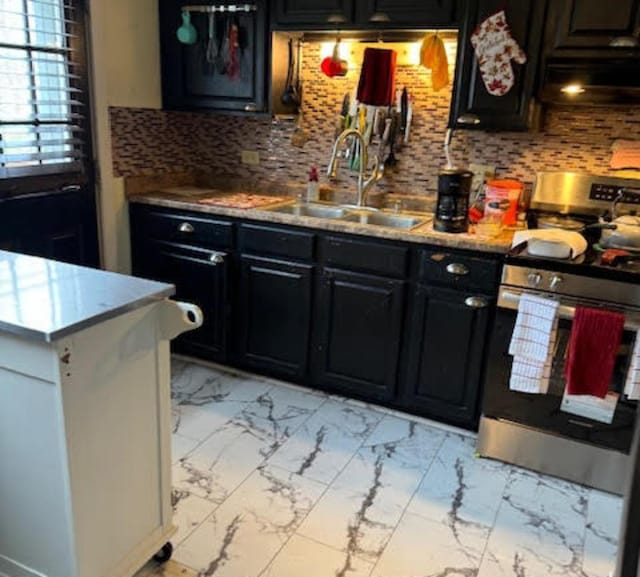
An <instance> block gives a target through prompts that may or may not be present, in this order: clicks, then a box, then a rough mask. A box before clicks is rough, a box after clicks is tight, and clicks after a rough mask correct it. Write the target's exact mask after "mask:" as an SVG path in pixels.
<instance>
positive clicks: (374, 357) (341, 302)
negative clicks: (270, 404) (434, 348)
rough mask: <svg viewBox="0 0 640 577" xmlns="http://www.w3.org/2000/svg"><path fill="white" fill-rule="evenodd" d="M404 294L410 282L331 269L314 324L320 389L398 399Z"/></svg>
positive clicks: (325, 277) (316, 375)
mask: <svg viewBox="0 0 640 577" xmlns="http://www.w3.org/2000/svg"><path fill="white" fill-rule="evenodd" d="M404 294H405V282H404V281H400V280H391V279H386V278H382V277H376V276H369V275H362V274H355V273H350V272H344V271H337V270H325V271H324V272H323V275H322V278H321V280H320V283H319V295H318V302H317V308H316V321H315V325H314V326H315V329H316V331H317V334H316V339H317V340H316V342H315V345H314V352H313V354H314V360H313V368H312V379H313V382H314V384H316V385H318V386H321V387H325V388H330V389H336V390H341V391H345V392H347V393H351V394H355V395H359V396H362V397H366V398H367V399H371V400H389V399H391V398H393V396H394V395H395V390H396V383H397V373H398V361H399V356H400V346H401V344H400V343H401V338H402V320H403V307H404Z"/></svg>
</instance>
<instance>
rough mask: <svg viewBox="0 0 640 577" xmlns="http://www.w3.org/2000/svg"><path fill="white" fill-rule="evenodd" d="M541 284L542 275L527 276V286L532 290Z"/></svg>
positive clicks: (535, 273) (531, 274)
mask: <svg viewBox="0 0 640 577" xmlns="http://www.w3.org/2000/svg"><path fill="white" fill-rule="evenodd" d="M541 282H542V275H541V274H540V273H539V272H530V273H529V275H528V276H527V284H528V285H529V286H530V287H532V288H536V287H539V286H540V283H541Z"/></svg>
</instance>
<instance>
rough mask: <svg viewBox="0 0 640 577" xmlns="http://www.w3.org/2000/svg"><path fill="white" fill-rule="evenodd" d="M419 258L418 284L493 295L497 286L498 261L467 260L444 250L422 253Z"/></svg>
mask: <svg viewBox="0 0 640 577" xmlns="http://www.w3.org/2000/svg"><path fill="white" fill-rule="evenodd" d="M418 254H419V259H420V280H422V281H424V282H427V283H429V284H431V283H437V284H440V285H443V286H448V287H453V288H455V287H459V288H464V289H475V290H479V289H480V290H486V291H489V292H490V293H492V292H493V291H495V290H496V289H497V287H498V284H499V282H500V263H499V261H498V260H497V259H491V258H483V257H476V256H469V255H466V254H460V253H458V252H455V251H447V250H446V249H445V250H439V249H423V250H420V251H418Z"/></svg>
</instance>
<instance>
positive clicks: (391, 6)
mask: <svg viewBox="0 0 640 577" xmlns="http://www.w3.org/2000/svg"><path fill="white" fill-rule="evenodd" d="M273 4H274V13H273V24H274V28H282V29H286V28H296V27H297V28H303V29H318V28H331V27H333V28H358V29H363V28H392V29H397V28H429V27H435V26H439V27H448V26H453V25H455V18H456V5H457V1H456V0H423V1H422V2H415V1H410V0H397V1H393V0H331V1H325V2H321V1H319V0H275V1H274V3H273Z"/></svg>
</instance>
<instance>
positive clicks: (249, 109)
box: [244, 103, 258, 112]
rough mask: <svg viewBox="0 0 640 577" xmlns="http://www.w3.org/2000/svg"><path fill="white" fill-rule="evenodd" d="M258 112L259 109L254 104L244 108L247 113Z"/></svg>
mask: <svg viewBox="0 0 640 577" xmlns="http://www.w3.org/2000/svg"><path fill="white" fill-rule="evenodd" d="M256 110H258V107H257V106H256V105H255V104H253V103H251V104H247V105H246V106H245V107H244V111H245V112H255V111H256Z"/></svg>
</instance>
